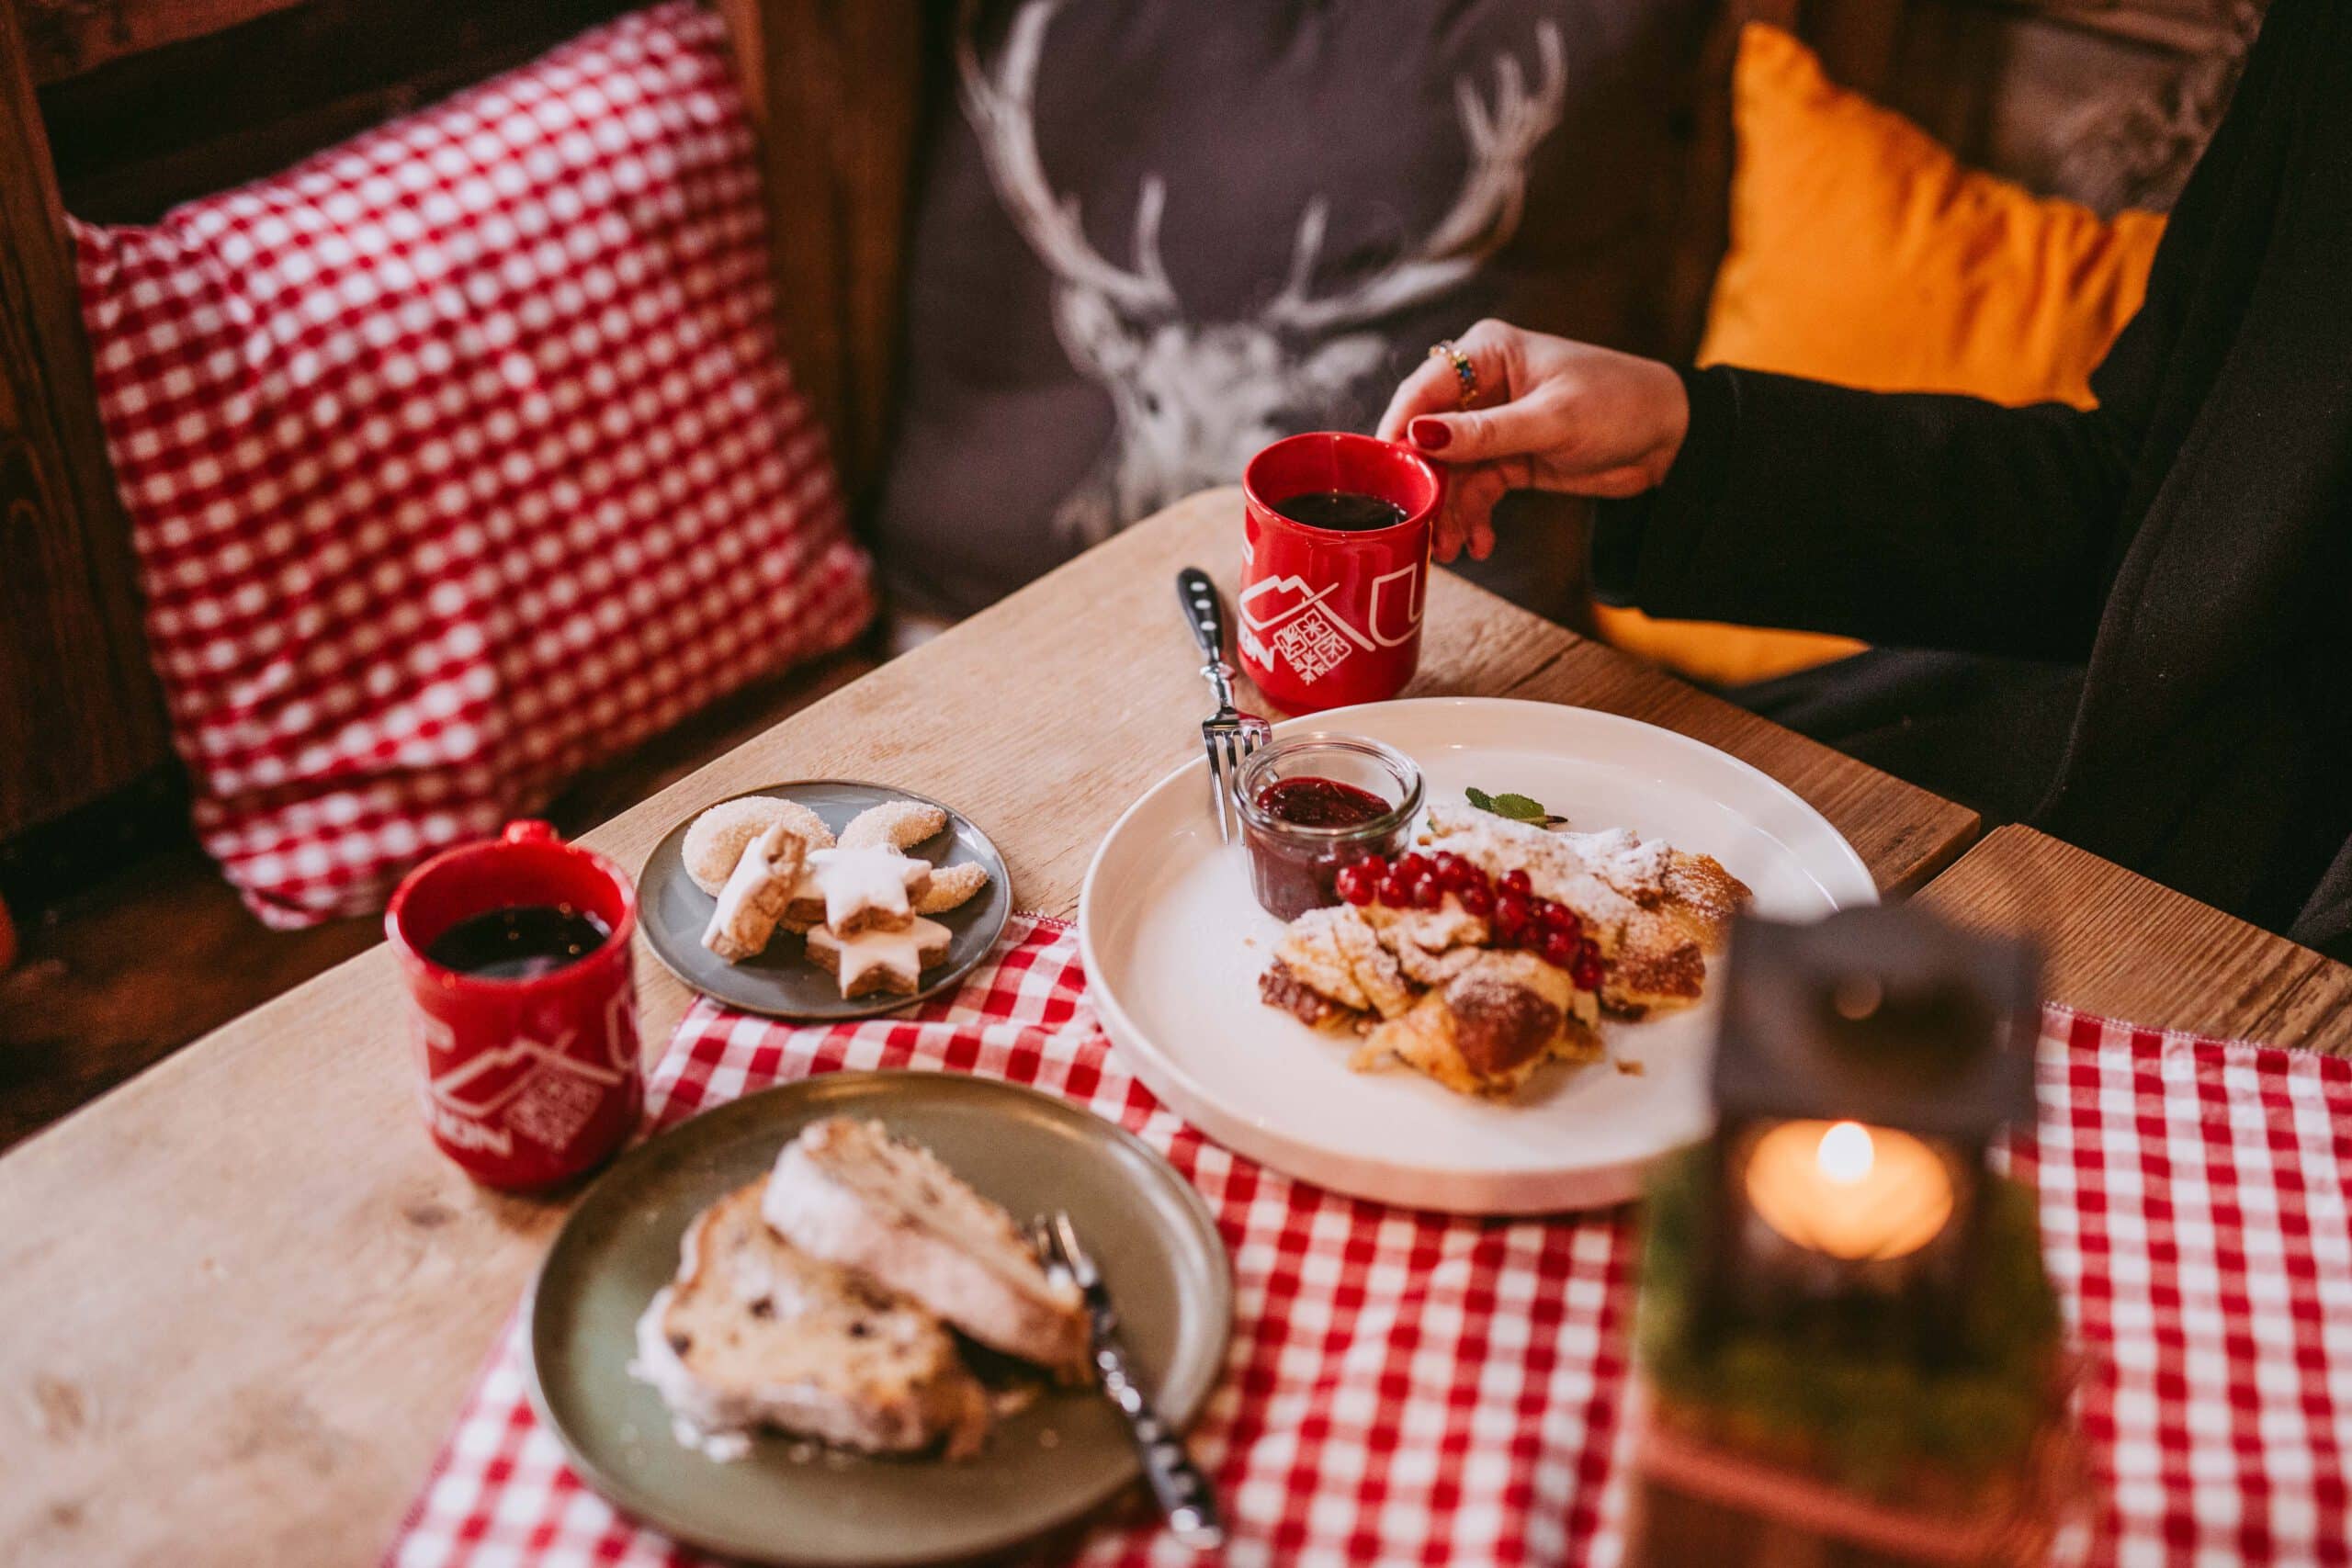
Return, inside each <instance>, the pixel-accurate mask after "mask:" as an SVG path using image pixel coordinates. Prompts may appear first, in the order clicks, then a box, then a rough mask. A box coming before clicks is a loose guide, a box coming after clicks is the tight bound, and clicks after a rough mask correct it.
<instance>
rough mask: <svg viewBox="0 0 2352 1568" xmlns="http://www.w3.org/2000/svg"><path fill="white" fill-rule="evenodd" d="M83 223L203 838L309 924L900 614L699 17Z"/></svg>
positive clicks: (659, 17)
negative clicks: (156, 209) (835, 444)
mask: <svg viewBox="0 0 2352 1568" xmlns="http://www.w3.org/2000/svg"><path fill="white" fill-rule="evenodd" d="M74 232H75V240H76V245H77V250H78V254H79V259H80V272H81V285H82V302H83V311H84V315H85V319H86V321H87V322H88V326H89V333H90V339H91V350H92V356H93V359H94V361H95V364H96V373H97V383H98V399H99V406H100V411H101V412H102V414H103V416H104V418H105V423H106V428H107V451H108V454H109V456H110V457H112V458H113V461H114V468H115V475H116V479H117V481H118V483H119V487H120V489H121V493H122V498H123V502H124V504H125V505H126V507H127V508H128V509H129V511H130V519H131V528H132V533H133V537H134V540H135V543H136V546H137V550H138V557H139V561H140V571H141V581H142V582H143V584H144V587H145V590H146V596H147V630H148V637H149V640H150V642H151V644H152V646H153V653H154V659H155V664H156V668H157V671H158V672H159V673H160V675H161V677H162V680H163V684H164V694H165V696H166V698H167V700H168V702H169V705H170V708H171V715H172V722H173V728H174V733H175V739H176V740H177V743H178V747H179V750H180V753H181V755H182V756H183V757H184V758H185V759H186V761H187V765H188V768H189V771H190V772H191V773H192V774H193V775H194V778H195V784H196V793H197V805H196V820H197V827H198V832H199V833H200V835H201V836H202V838H203V840H204V842H205V844H206V847H207V848H208V849H209V851H210V852H212V854H213V855H214V856H215V857H216V858H217V859H218V860H219V861H220V864H221V866H222V868H223V869H224V870H225V871H226V872H227V874H228V875H229V878H230V880H231V881H232V882H233V883H235V884H236V886H238V888H239V889H240V890H241V891H242V892H243V895H244V897H245V900H246V902H247V903H248V904H249V905H250V906H251V907H252V908H254V911H255V912H256V913H257V914H259V915H260V916H261V917H262V919H265V920H267V921H269V922H270V923H271V924H274V925H287V926H290V925H300V924H304V923H307V922H309V921H311V920H314V919H321V918H323V917H325V916H328V915H332V914H341V913H352V912H357V911H361V910H365V909H368V908H372V907H374V906H376V905H377V904H379V902H380V901H381V900H382V898H383V897H384V895H385V893H386V892H387V891H388V889H389V887H390V883H391V882H392V881H393V880H394V879H396V878H397V877H398V875H399V874H400V873H401V870H402V869H403V868H404V867H406V866H407V865H409V864H410V863H413V862H414V861H415V860H417V859H418V858H419V857H421V856H423V855H424V854H427V853H430V852H432V851H434V850H435V849H438V848H440V847H442V846H444V845H447V844H449V843H452V842H456V841H458V840H463V839H467V838H470V837H474V836H477V835H480V834H482V833H484V832H487V831H489V830H491V829H494V828H496V827H497V825H498V824H499V822H500V821H501V820H502V818H504V817H506V816H509V815H512V814H513V813H515V812H516V811H519V810H526V809H529V808H531V807H534V806H536V805H537V804H538V803H540V802H541V801H542V800H543V799H544V798H545V797H546V796H547V795H548V794H549V793H551V792H552V790H553V789H554V788H555V787H556V786H557V785H558V784H560V782H561V781H562V780H563V779H564V778H565V777H566V776H567V775H569V774H570V773H573V772H574V771H576V770H577V769H579V768H580V767H582V766H583V765H584V764H586V763H588V762H590V761H594V760H595V759H597V758H599V757H603V756H605V755H608V754H610V753H612V752H614V751H616V750H619V749H621V748H624V747H626V746H628V745H629V744H630V743H631V742H633V741H635V740H637V739H641V738H642V737H644V736H647V735H649V734H650V733H652V732H654V731H655V730H658V729H660V728H662V727H663V726H665V725H668V724H670V723H672V722H673V721H675V720H676V719H678V718H680V717H682V716H684V715H685V714H687V713H689V712H691V711H692V710H693V709H695V707H697V706H698V705H702V704H704V703H707V702H708V701H709V700H710V699H712V698H713V697H716V696H718V695H719V694H722V693H724V692H726V691H728V690H729V689H731V688H733V687H735V686H737V685H740V684H741V682H744V681H746V680H748V679H750V678H752V677H753V676H755V675H758V674H761V673H763V672H766V671H774V670H777V669H780V668H782V667H783V666H785V665H787V664H790V663H792V662H794V661H796V660H802V659H806V658H809V657H810V656H812V655H815V654H818V653H820V652H823V651H826V650H828V649H833V648H836V647H838V646H840V645H841V644H842V643H843V642H845V641H846V640H848V639H849V638H850V637H853V636H854V635H855V633H856V632H857V630H858V629H859V627H861V626H864V625H865V622H866V620H867V619H868V617H869V615H870V614H871V610H872V598H871V592H870V588H869V565H868V562H867V561H866V559H865V556H864V554H863V553H862V552H861V551H860V550H859V549H858V548H857V547H856V546H855V544H854V543H853V542H852V540H851V539H850V537H849V536H848V533H847V531H846V529H845V528H844V525H843V523H842V511H841V502H840V499H839V491H838V489H837V486H836V484H835V481H834V479H833V475H832V471H831V462H830V459H829V457H828V456H827V453H826V447H825V442H824V437H823V435H822V433H821V432H820V431H819V430H818V429H817V428H816V427H815V425H814V424H813V423H811V422H810V420H809V414H808V410H807V408H806V406H805V404H804V403H803V401H802V400H801V399H800V397H799V396H798V394H797V392H796V391H795V390H794V389H793V386H792V383H791V378H790V376H789V373H788V372H787V371H786V367H785V365H784V362H783V360H782V358H781V356H780V355H779V353H778V351H777V346H776V342H775V320H774V309H775V300H774V296H773V293H772V290H771V287H770V283H769V276H768V270H767V231H766V225H765V218H764V213H763V208H762V205H761V199H760V185H759V172H758V164H757V162H756V159H755V153H754V147H753V142H752V132H751V128H750V125H749V122H748V121H747V120H746V118H745V116H744V112H743V106H742V102H741V96H740V94H739V92H738V90H737V86H736V83H735V80H734V78H733V76H732V74H731V73H730V69H729V60H728V56H727V53H726V50H725V39H724V29H723V28H722V27H721V24H720V23H719V21H718V19H717V18H716V17H713V16H712V15H710V14H708V13H707V12H705V11H703V10H702V9H700V8H699V7H698V6H695V5H692V4H672V5H664V6H656V7H654V8H653V9H650V10H647V11H643V12H639V13H637V14H635V15H633V16H629V17H624V18H622V19H621V20H619V21H616V22H614V23H612V24H610V25H608V26H606V27H604V28H598V29H596V30H595V31H593V32H590V33H587V34H584V35H582V37H581V38H579V39H575V40H573V41H572V42H571V43H570V44H567V45H565V46H564V47H562V48H561V49H559V50H557V51H554V52H552V53H550V54H548V55H547V56H546V57H544V58H543V59H541V60H539V61H538V62H536V63H534V64H532V65H529V66H526V67H524V68H523V69H521V70H519V71H516V72H514V73H510V74H508V75H505V76H502V77H499V78H497V79H495V80H493V81H491V82H488V83H485V84H483V85H481V86H479V87H476V88H474V89H473V90H471V91H469V92H467V93H465V94H462V95H460V96H458V97H455V98H452V99H450V100H449V101H448V102H447V103H445V104H442V105H441V106H439V107H435V108H433V109H430V110H427V111H425V112H424V113H421V114H418V115H414V116H412V117H410V118H406V119H402V120H399V121H396V122H394V123H392V124H390V125H387V126H385V127H383V128H382V129H380V130H375V131H372V132H370V133H368V135H365V136H362V137H360V138H358V139H357V140H356V141H351V142H348V143H346V144H345V145H343V146H341V147H337V148H334V149H331V150H329V151H328V152H322V153H320V154H318V155H317V156H315V157H313V158H311V159H310V160H309V161H307V162H305V163H303V164H299V165H297V166H296V167H295V168H293V169H290V170H288V172H287V173H285V174H283V175H279V176H277V177H276V178H274V179H269V180H266V181H263V182H261V183H259V184H256V185H252V186H245V187H244V188H243V189H240V190H234V191H230V192H227V193H225V194H223V195H220V196H215V197H206V198H204V199H202V200H199V201H195V202H191V203H189V204H187V206H184V207H181V208H178V209H175V210H174V211H173V212H171V213H169V214H168V215H166V216H165V217H164V219H163V220H162V221H161V222H159V223H157V224H155V225H154V226H153V227H152V228H98V227H95V226H91V225H87V224H76V225H75V230H74Z"/></svg>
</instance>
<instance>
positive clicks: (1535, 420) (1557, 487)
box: [1380, 321, 1691, 561]
mask: <svg viewBox="0 0 2352 1568" xmlns="http://www.w3.org/2000/svg"><path fill="white" fill-rule="evenodd" d="M1454 346H1455V347H1457V348H1459V349H1460V350H1461V351H1462V352H1463V353H1464V354H1465V355H1468V356H1469V359H1470V363H1471V365H1472V366H1473V367H1475V368H1476V370H1477V372H1478V394H1479V395H1478V405H1477V406H1476V408H1472V409H1467V410H1465V409H1464V408H1463V407H1462V405H1461V400H1460V396H1459V392H1460V383H1459V381H1458V380H1457V379H1456V378H1455V375H1454V369H1453V362H1452V361H1450V360H1445V359H1440V358H1437V357H1435V356H1431V357H1430V359H1428V360H1426V361H1424V362H1423V363H1422V365H1421V367H1420V368H1419V369H1418V370H1416V371H1414V372H1413V373H1412V374H1411V375H1410V376H1408V377H1407V378H1405V382H1404V384H1403V385H1402V386H1400V387H1398V388H1397V395H1396V396H1395V397H1394V398H1392V399H1390V400H1389V402H1388V412H1386V413H1385V414H1383V415H1382V416H1381V419H1380V435H1381V438H1382V439H1383V440H1387V441H1400V440H1401V441H1409V442H1410V443H1411V444H1412V445H1413V446H1417V447H1419V448H1420V450H1421V451H1423V452H1425V453H1427V454H1428V455H1429V456H1430V457H1434V458H1437V459H1438V460H1439V461H1441V462H1442V463H1445V464H1446V465H1448V466H1449V467H1450V468H1452V469H1453V472H1452V474H1451V475H1449V476H1448V479H1447V482H1446V500H1445V511H1444V513H1443V514H1442V516H1440V517H1439V519H1438V523H1437V529H1436V536H1435V539H1434V541H1433V544H1434V548H1435V551H1436V555H1437V558H1438V559H1440V560H1442V561H1450V560H1452V559H1453V558H1454V557H1455V555H1457V554H1459V553H1460V551H1461V549H1462V547H1463V546H1464V545H1465V544H1466V545H1468V546H1469V548H1470V554H1471V555H1472V557H1473V558H1476V559H1478V560H1484V559H1486V558H1487V556H1489V555H1490V554H1492V553H1493V551H1494V547H1495V525H1494V510H1495V502H1498V501H1500V500H1501V499H1502V497H1503V492H1504V491H1513V490H1549V491H1560V492H1562V493H1563V494H1566V495H1594V496H1624V495H1637V494H1639V493H1640V492H1642V491H1645V490H1647V489H1649V488H1650V487H1651V486H1652V485H1655V484H1657V482H1658V480H1660V479H1664V478H1665V477H1666V470H1667V469H1668V468H1670V467H1671V466H1672V465H1673V463H1674V457H1675V454H1676V453H1678V452H1679V451H1681V450H1682V437H1683V435H1684V434H1686V433H1687V432H1688V431H1689V430H1690V428H1691V403H1690V399H1689V398H1688V397H1687V396H1686V395H1685V394H1684V392H1683V389H1682V378H1681V377H1679V376H1678V375H1676V374H1675V373H1674V371H1673V370H1672V369H1671V368H1670V367H1668V366H1665V365H1661V364H1659V363H1658V362H1657V360H1655V359H1644V358H1641V357H1640V356H1638V355H1631V354H1619V353H1617V352H1616V351H1615V350H1613V349H1607V348H1595V347H1594V346H1593V345H1592V344H1584V343H1571V342H1570V341H1568V340H1567V339H1566V338H1558V337H1546V336H1544V334H1543V333H1531V332H1525V331H1522V330H1521V329H1520V328H1518V327H1514V326H1512V325H1510V323H1508V322H1505V321H1480V322H1479V323H1478V324H1477V325H1476V326H1475V327H1472V328H1471V329H1470V330H1469V331H1468V332H1467V333H1464V334H1463V335H1462V336H1461V337H1460V338H1458V339H1456V340H1455V342H1454Z"/></svg>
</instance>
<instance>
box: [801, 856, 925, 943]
mask: <svg viewBox="0 0 2352 1568" xmlns="http://www.w3.org/2000/svg"><path fill="white" fill-rule="evenodd" d="M809 874H810V876H811V877H812V879H813V880H814V882H815V885H816V892H817V894H818V896H819V897H822V898H823V899H824V900H825V923H826V924H827V925H829V926H831V927H832V928H833V930H835V931H855V930H857V929H858V928H859V927H861V926H865V925H867V924H869V923H880V924H888V925H892V926H903V925H904V924H906V923H907V921H908V920H909V919H912V918H913V915H914V901H913V896H914V895H916V894H919V893H921V892H922V890H923V889H924V888H925V887H927V886H929V885H930V882H931V863H930V862H928V861H919V860H910V859H909V858H908V857H907V856H905V855H902V854H900V853H899V852H897V851H896V850H879V849H877V850H843V849H831V850H819V851H818V852H816V853H815V854H812V855H810V856H809Z"/></svg>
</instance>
